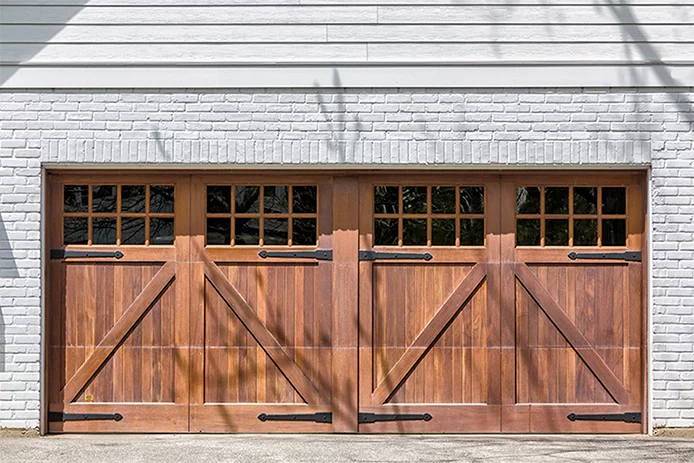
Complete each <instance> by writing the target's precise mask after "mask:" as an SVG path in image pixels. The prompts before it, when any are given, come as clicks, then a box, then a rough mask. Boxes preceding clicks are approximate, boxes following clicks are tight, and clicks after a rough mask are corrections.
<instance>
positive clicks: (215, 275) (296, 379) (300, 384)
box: [203, 261, 323, 405]
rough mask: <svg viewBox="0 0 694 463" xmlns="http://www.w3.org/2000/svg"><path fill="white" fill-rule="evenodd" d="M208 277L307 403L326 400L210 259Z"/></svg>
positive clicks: (207, 268) (207, 270)
mask: <svg viewBox="0 0 694 463" xmlns="http://www.w3.org/2000/svg"><path fill="white" fill-rule="evenodd" d="M203 265H204V268H205V276H206V277H207V279H208V281H209V282H210V283H211V284H212V286H214V288H215V290H217V292H218V293H219V295H220V296H221V297H222V299H224V301H225V302H226V303H227V305H228V306H229V308H230V309H231V310H232V311H233V312H234V314H236V316H237V317H238V318H239V320H240V321H241V323H243V325H244V326H245V327H246V329H247V330H248V332H249V333H250V334H251V336H253V338H254V339H255V340H256V341H257V342H258V345H259V346H260V348H261V349H263V350H264V351H265V353H266V354H267V355H268V356H269V357H270V359H272V361H273V362H274V363H275V365H277V368H279V369H280V371H281V372H282V374H283V375H284V376H285V377H286V378H287V380H288V381H289V382H290V383H291V385H292V387H294V389H296V392H297V393H298V394H299V395H300V396H301V398H302V399H304V400H305V401H306V403H307V404H308V405H320V404H322V403H323V400H322V398H321V396H320V394H319V392H318V391H317V390H316V388H315V387H314V386H313V384H312V383H311V381H309V379H308V378H306V376H305V375H304V373H303V372H302V371H301V369H300V368H299V367H298V365H297V364H296V363H295V362H294V360H292V358H291V357H290V356H289V354H287V351H285V350H284V348H283V347H282V346H281V345H280V343H279V342H278V341H277V339H276V338H275V337H274V336H273V335H272V333H270V331H268V329H267V328H266V327H265V325H264V324H263V322H262V321H261V320H260V318H258V315H257V314H256V313H255V311H254V310H253V308H252V307H251V306H250V305H249V304H248V302H247V301H246V300H245V299H244V298H243V296H242V295H241V294H240V293H239V292H238V291H237V290H236V288H234V285H232V284H231V282H229V280H228V279H227V278H226V277H225V276H224V273H222V271H221V270H220V269H219V267H217V265H216V264H215V263H213V262H210V261H205V262H204V264H203Z"/></svg>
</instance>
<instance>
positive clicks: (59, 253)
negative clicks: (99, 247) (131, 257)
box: [51, 249, 124, 259]
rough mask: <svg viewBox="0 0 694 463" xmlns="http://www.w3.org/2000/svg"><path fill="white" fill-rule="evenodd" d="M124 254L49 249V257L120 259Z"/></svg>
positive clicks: (119, 252) (117, 252)
mask: <svg viewBox="0 0 694 463" xmlns="http://www.w3.org/2000/svg"><path fill="white" fill-rule="evenodd" d="M123 256H124V254H123V253H122V252H121V251H68V250H65V249H51V259H67V258H78V259H79V258H82V259H85V258H93V257H113V258H115V259H120V258H122V257H123Z"/></svg>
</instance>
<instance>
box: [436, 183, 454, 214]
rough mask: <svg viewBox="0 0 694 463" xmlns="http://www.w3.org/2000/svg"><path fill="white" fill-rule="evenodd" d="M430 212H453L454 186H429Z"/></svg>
mask: <svg viewBox="0 0 694 463" xmlns="http://www.w3.org/2000/svg"><path fill="white" fill-rule="evenodd" d="M431 212H433V213H434V214H455V187H454V186H433V187H431Z"/></svg>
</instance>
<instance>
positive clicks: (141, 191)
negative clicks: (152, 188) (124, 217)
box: [120, 185, 145, 212]
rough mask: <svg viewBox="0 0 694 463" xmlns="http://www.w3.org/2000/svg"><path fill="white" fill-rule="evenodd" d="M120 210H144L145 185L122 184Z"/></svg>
mask: <svg viewBox="0 0 694 463" xmlns="http://www.w3.org/2000/svg"><path fill="white" fill-rule="evenodd" d="M120 210H121V212H145V186H144V185H123V186H122V187H121V198H120Z"/></svg>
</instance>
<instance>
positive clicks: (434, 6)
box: [0, 0, 694, 86]
mask: <svg viewBox="0 0 694 463" xmlns="http://www.w3.org/2000/svg"><path fill="white" fill-rule="evenodd" d="M619 1H620V3H619V4H615V3H612V2H611V1H610V0H596V1H595V2H594V3H593V2H590V3H587V2H586V3H581V2H580V1H577V0H518V1H514V0H470V1H460V2H452V1H444V0H354V1H348V0H55V1H49V0H0V63H1V64H3V65H5V66H9V65H12V66H15V65H16V66H19V67H20V68H21V67H22V66H55V67H56V69H57V68H58V67H60V66H82V67H84V68H85V71H84V72H89V70H88V68H90V67H95V66H114V68H115V67H118V66H120V67H124V68H127V67H128V66H131V65H133V66H143V65H148V64H149V65H157V66H176V65H182V64H185V65H195V66H212V67H214V66H242V65H246V64H263V65H270V66H272V65H275V64H283V65H292V66H294V65H296V66H304V65H305V66H309V65H326V66H333V65H335V66H337V65H340V64H349V65H353V66H355V65H361V66H364V67H368V66H376V65H378V64H384V65H390V64H395V65H422V64H426V65H431V66H437V65H473V64H478V65H489V64H497V65H500V64H503V65H509V66H514V67H517V68H523V67H524V66H527V65H529V64H542V65H548V66H552V65H556V66H564V65H575V66H595V65H607V64H611V65H612V64H614V65H623V66H632V65H653V66H655V65H662V64H667V65H674V66H678V65H679V66H682V65H690V64H694V0H688V3H684V2H677V1H676V0H619ZM15 72H16V71H12V72H9V71H4V72H3V73H2V75H4V76H6V77H5V78H1V79H0V85H4V84H5V79H7V78H9V77H11V76H12V75H14V73H15ZM70 72H73V71H70ZM181 72H188V71H185V70H182V71H181ZM277 79H278V80H279V79H281V76H280V75H279V74H278V76H277ZM598 80H599V79H598ZM629 80H630V81H633V80H634V79H633V78H630V79H629ZM661 80H662V84H663V85H664V86H670V85H674V80H673V79H668V74H667V73H666V74H665V75H663V78H662V79H661ZM572 81H573V79H572ZM512 84H513V79H512V78H509V85H512ZM612 84H613V85H620V82H613V83H612ZM205 85H206V84H205V83H204V82H199V83H198V85H197V86H205ZM278 85H279V84H278ZM554 85H555V86H563V85H564V83H562V82H556V83H554Z"/></svg>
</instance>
